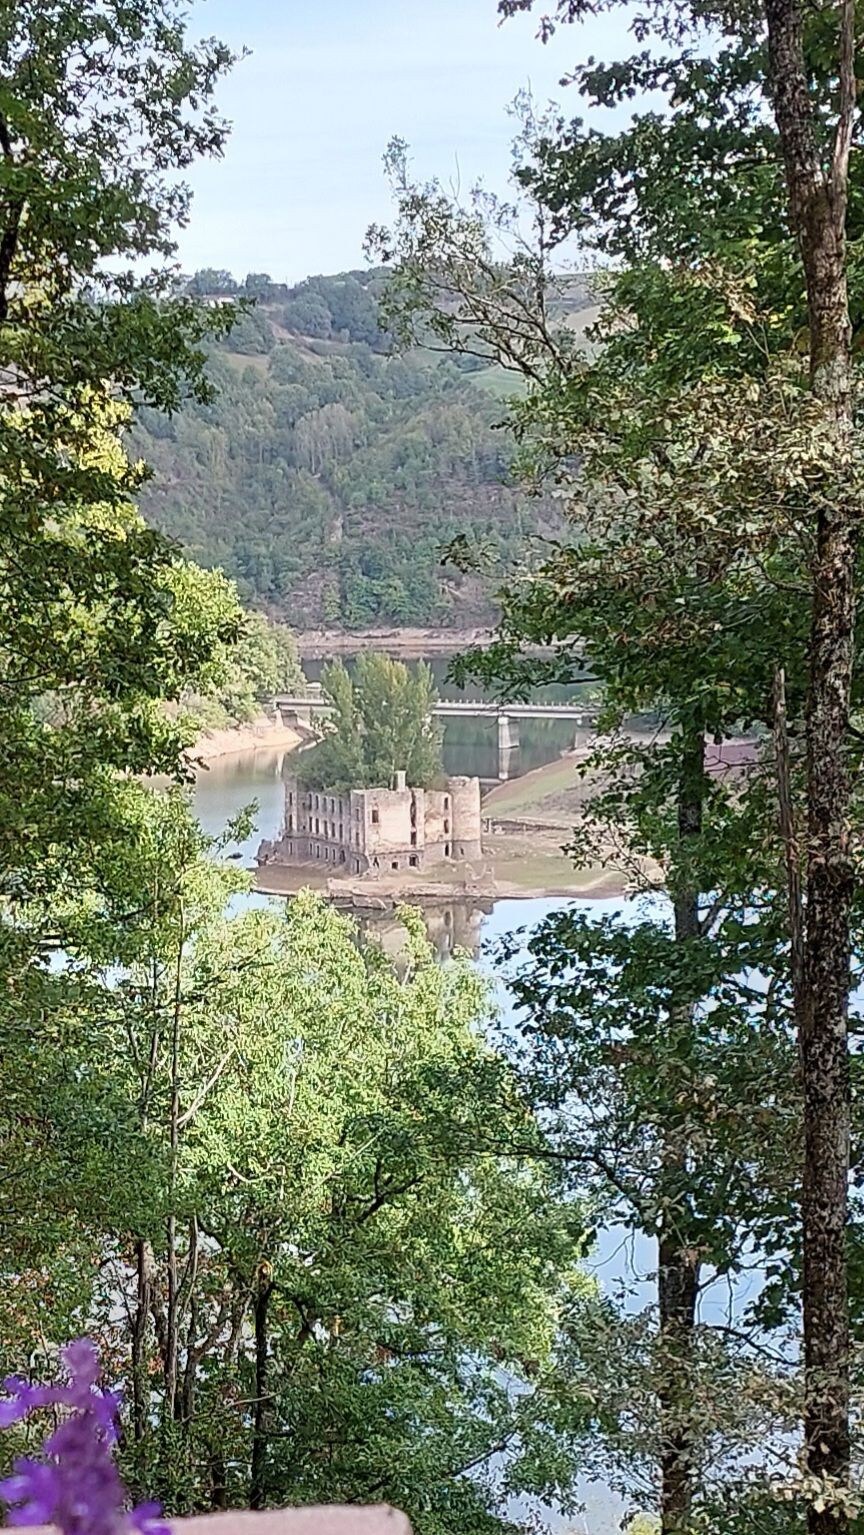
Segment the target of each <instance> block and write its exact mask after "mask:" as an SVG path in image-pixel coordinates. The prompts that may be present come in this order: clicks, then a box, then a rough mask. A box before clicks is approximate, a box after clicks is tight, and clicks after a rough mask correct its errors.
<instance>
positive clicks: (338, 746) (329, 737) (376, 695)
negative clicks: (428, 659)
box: [299, 652, 441, 789]
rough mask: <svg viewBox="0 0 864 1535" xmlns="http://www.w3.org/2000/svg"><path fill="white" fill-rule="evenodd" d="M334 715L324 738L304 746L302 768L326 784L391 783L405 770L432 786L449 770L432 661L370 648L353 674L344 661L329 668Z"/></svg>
mask: <svg viewBox="0 0 864 1535" xmlns="http://www.w3.org/2000/svg"><path fill="white" fill-rule="evenodd" d="M323 684H324V689H325V692H326V693H327V694H328V695H329V697H330V699H331V701H332V703H333V707H334V716H333V719H332V721H331V722H330V724H329V727H328V730H327V733H326V734H325V736H324V739H323V741H322V742H321V743H320V745H319V746H317V747H315V748H314V749H313V750H312V751H311V752H308V753H304V755H303V758H302V759H301V762H300V765H299V767H300V772H301V774H302V776H303V778H304V779H305V781H306V782H307V783H311V784H314V785H316V786H319V787H321V788H328V787H329V788H334V789H336V788H340V789H341V788H345V789H359V788H362V787H365V786H370V787H371V786H373V785H379V786H381V785H383V786H385V787H386V786H388V785H391V784H392V782H393V778H394V776H395V774H396V773H398V772H404V773H405V774H406V777H407V780H408V783H409V784H412V785H413V786H414V787H416V788H424V787H427V786H428V785H429V784H430V783H431V782H432V781H433V779H434V778H435V777H436V776H437V775H438V774H439V773H440V772H441V735H440V731H439V729H438V727H437V726H436V724H435V720H434V718H433V715H432V705H433V703H434V701H435V683H434V679H433V676H432V672H431V670H430V669H429V667H428V666H426V665H425V664H423V663H421V664H420V665H418V666H416V667H415V668H413V669H412V668H411V667H408V666H406V665H405V663H404V662H403V661H394V660H391V658H390V657H389V656H384V655H377V654H375V653H372V652H368V653H364V654H363V655H361V656H360V657H359V659H358V661H357V664H356V666H355V667H354V669H353V671H352V672H351V673H350V674H349V672H348V671H347V669H346V668H345V666H344V665H343V663H342V662H341V661H335V662H333V664H332V665H330V666H328V667H326V668H325V671H324V676H323Z"/></svg>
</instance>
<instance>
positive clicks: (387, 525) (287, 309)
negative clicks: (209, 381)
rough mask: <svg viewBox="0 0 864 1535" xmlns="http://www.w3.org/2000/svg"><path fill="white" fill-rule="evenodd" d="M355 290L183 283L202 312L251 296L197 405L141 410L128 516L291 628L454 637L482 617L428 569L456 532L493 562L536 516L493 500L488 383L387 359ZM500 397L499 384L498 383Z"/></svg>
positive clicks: (348, 285) (495, 396) (456, 586)
mask: <svg viewBox="0 0 864 1535" xmlns="http://www.w3.org/2000/svg"><path fill="white" fill-rule="evenodd" d="M379 281H380V279H379V278H377V277H376V275H375V274H374V273H373V274H369V273H360V274H350V273H349V274H346V275H344V276H341V277H336V278H311V279H309V280H308V281H306V282H304V283H302V284H300V285H299V286H298V287H296V288H293V289H288V288H286V287H284V286H282V285H279V284H274V283H270V281H269V279H268V278H267V277H266V276H262V275H260V274H250V276H249V277H248V278H247V279H246V282H245V283H244V284H243V286H242V288H241V289H239V290H238V288H237V285H236V284H235V283H234V282H233V280H232V279H231V278H230V276H229V275H228V274H227V273H219V272H202V273H198V274H196V277H195V278H194V279H192V283H191V285H190V286H191V287H192V288H193V290H194V291H196V292H202V291H203V292H205V293H206V295H207V297H208V298H209V299H210V301H211V302H214V303H215V302H216V301H218V299H219V298H221V297H223V296H225V297H233V296H235V295H236V294H237V293H238V292H239V293H240V296H244V295H252V296H254V297H255V299H256V307H255V309H254V310H252V311H251V312H249V313H246V314H244V315H242V316H241V318H240V320H239V322H238V324H237V326H236V327H235V329H234V330H233V331H232V333H231V335H230V336H229V337H228V339H227V340H226V341H225V342H224V343H220V344H219V345H218V346H217V347H216V348H215V350H214V354H213V357H212V369H211V372H212V378H213V382H214V384H215V386H216V398H215V400H214V402H213V403H212V404H209V405H201V404H190V405H189V406H187V408H186V409H185V410H184V411H183V412H182V413H181V414H179V415H177V416H175V417H174V418H173V419H169V418H167V417H165V416H161V415H159V414H158V413H157V412H156V411H143V412H142V413H141V422H140V426H139V427H138V428H137V429H136V448H137V449H138V450H139V451H140V452H141V453H142V455H143V457H144V458H146V460H147V461H148V463H150V464H151V465H152V467H153V471H154V474H153V479H152V481H151V483H150V485H149V486H148V487H147V489H146V490H145V494H144V497H143V510H144V513H145V515H146V516H147V517H148V519H149V520H150V521H151V522H153V523H154V524H155V525H156V526H158V527H159V528H160V529H162V530H163V531H165V532H167V533H169V534H172V535H173V536H175V537H176V538H178V539H179V540H180V541H181V543H183V545H184V546H185V548H186V550H187V551H188V552H189V554H191V556H192V557H193V558H194V559H196V560H198V561H199V562H200V563H202V564H204V565H211V566H212V565H219V566H221V567H222V568H223V569H224V570H225V571H226V573H227V574H228V575H230V576H233V577H234V578H235V579H236V580H237V583H238V585H239V588H240V592H241V596H242V597H243V598H244V599H245V600H246V601H247V602H250V603H253V604H257V605H258V606H261V607H264V608H266V609H268V610H269V611H271V612H272V613H273V614H274V615H276V616H277V617H281V618H286V619H288V620H289V621H290V622H292V623H294V624H296V625H298V626H303V625H309V624H316V623H321V622H325V623H338V624H343V625H346V626H347V627H361V626H363V625H365V624H370V623H376V622H385V623H394V624H398V623H402V624H412V623H415V624H424V623H425V624H450V623H452V624H465V623H473V622H475V621H482V620H483V619H488V618H489V617H490V616H491V615H492V611H493V610H492V607H491V603H490V593H489V590H488V588H487V587H486V586H484V584H483V583H482V581H480V580H479V579H478V578H477V577H476V576H465V575H461V574H460V573H459V572H457V571H455V570H452V569H449V568H447V569H445V568H442V565H441V549H442V546H443V545H445V544H446V543H447V542H448V540H450V539H452V538H453V536H454V535H455V534H457V533H462V532H469V533H473V534H474V535H476V536H477V537H478V538H479V539H480V540H482V542H483V544H484V546H486V547H488V548H489V549H490V552H492V553H495V554H496V555H498V556H502V555H503V556H504V557H505V559H506V557H507V556H509V555H511V554H513V553H515V551H516V549H517V548H518V547H519V546H520V544H521V543H522V542H523V540H524V537H525V535H526V533H529V532H531V531H548V530H549V529H550V526H551V510H550V508H549V507H548V505H547V506H546V507H543V506H540V505H538V504H537V503H535V502H532V501H529V500H527V499H526V498H525V496H524V494H519V493H517V491H516V490H515V489H513V488H511V486H510V485H509V484H508V483H507V481H508V463H509V458H510V454H511V453H512V441H511V440H509V439H508V438H507V436H506V435H505V434H504V433H503V432H502V431H500V430H496V423H497V422H498V421H499V420H500V418H501V416H502V413H503V412H502V408H501V404H500V393H501V388H502V380H501V376H500V370H498V369H483V368H482V364H481V365H480V366H479V368H478V369H477V371H473V370H472V363H471V360H468V362H467V366H461V367H460V366H458V365H457V364H456V363H455V362H454V361H453V360H452V359H443V358H439V357H437V356H435V355H434V354H432V353H426V352H419V351H418V352H415V353H412V354H410V355H408V356H395V355H389V352H390V349H389V345H388V341H387V338H386V337H385V336H383V335H382V334H381V332H380V331H379V329H378V318H377V305H376V299H375V289H376V285H377V283H378V282H379ZM505 382H506V381H505Z"/></svg>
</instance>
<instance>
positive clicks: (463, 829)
mask: <svg viewBox="0 0 864 1535" xmlns="http://www.w3.org/2000/svg"><path fill="white" fill-rule="evenodd" d="M482 851H483V850H482V844H481V836H480V781H479V779H477V778H448V779H447V781H446V783H445V785H444V787H443V788H442V789H412V788H409V787H408V785H407V784H406V781H405V774H404V773H397V774H396V779H395V784H394V787H393V788H391V789H352V790H351V791H350V792H349V793H347V794H336V793H332V792H329V791H327V790H318V789H309V788H307V787H306V785H305V784H302V783H300V781H299V780H298V779H297V778H288V779H287V780H286V783H285V817H284V821H283V824H282V830H281V833H280V836H279V838H278V840H277V841H275V842H267V843H262V844H261V848H260V850H259V853H258V861H259V863H311V864H317V865H318V866H319V867H320V866H321V865H324V866H325V867H327V868H328V869H330V870H332V871H333V872H334V873H342V874H354V875H356V874H361V875H362V874H372V873H379V872H380V873H382V874H383V873H387V874H389V873H401V872H402V871H403V870H407V869H418V870H419V869H424V868H428V867H429V866H430V865H432V864H436V863H441V862H442V861H453V862H456V863H463V862H465V863H471V862H476V861H478V860H479V859H480V858H481V857H482Z"/></svg>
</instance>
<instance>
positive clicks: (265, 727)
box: [189, 715, 303, 765]
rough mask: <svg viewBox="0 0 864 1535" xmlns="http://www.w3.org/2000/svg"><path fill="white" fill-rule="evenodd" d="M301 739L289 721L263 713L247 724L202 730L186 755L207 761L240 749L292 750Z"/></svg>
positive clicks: (230, 755)
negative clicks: (222, 728)
mask: <svg viewBox="0 0 864 1535" xmlns="http://www.w3.org/2000/svg"><path fill="white" fill-rule="evenodd" d="M302 739H303V737H302V736H301V735H300V734H299V732H298V731H296V730H292V729H291V727H290V725H283V724H282V723H281V721H277V720H272V719H270V718H269V717H268V716H267V715H262V716H261V718H260V719H257V720H250V721H249V723H248V724H246V725H231V726H227V727H226V728H225V729H224V730H205V731H203V732H202V734H201V735H200V736H199V737H198V739H197V741H196V742H195V744H194V746H191V747H190V748H189V756H190V758H191V759H192V760H193V761H195V762H201V763H203V764H205V765H206V764H207V763H208V762H215V761H216V760H217V759H218V758H220V757H233V756H236V755H238V754H239V753H240V752H254V751H285V752H290V751H294V749H295V748H296V747H297V746H299V745H300V742H301V741H302Z"/></svg>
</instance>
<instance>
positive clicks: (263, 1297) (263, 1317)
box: [249, 1263, 273, 1508]
mask: <svg viewBox="0 0 864 1535" xmlns="http://www.w3.org/2000/svg"><path fill="white" fill-rule="evenodd" d="M256 1283H257V1289H256V1293H255V1416H254V1419H253V1427H252V1467H251V1476H250V1481H249V1507H250V1508H264V1507H265V1505H266V1502H267V1420H268V1417H269V1410H268V1409H269V1406H270V1403H269V1398H268V1395H267V1386H268V1379H267V1375H268V1372H267V1313H268V1311H269V1309H270V1296H271V1295H272V1293H273V1270H272V1269H271V1267H270V1264H269V1263H262V1264H260V1266H259V1268H258V1274H257V1280H256Z"/></svg>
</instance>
